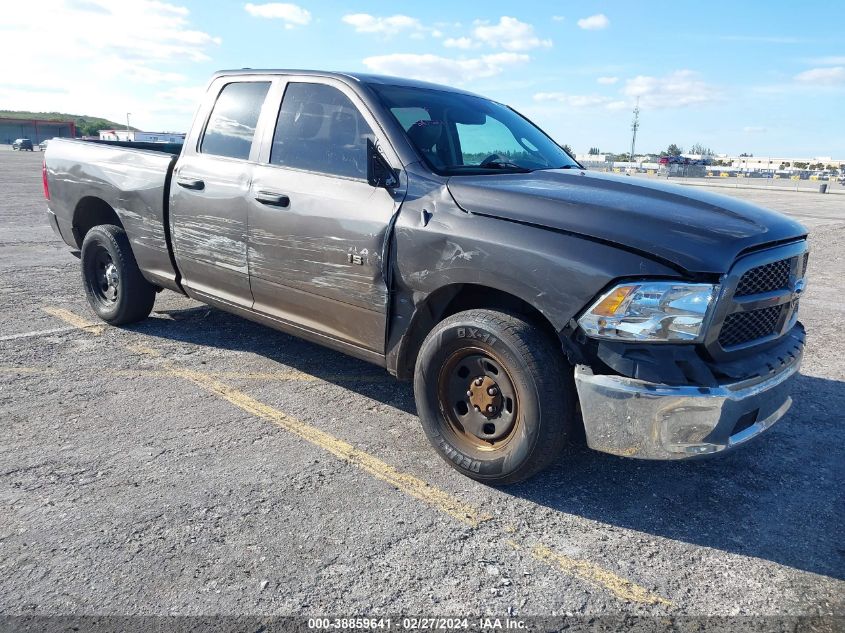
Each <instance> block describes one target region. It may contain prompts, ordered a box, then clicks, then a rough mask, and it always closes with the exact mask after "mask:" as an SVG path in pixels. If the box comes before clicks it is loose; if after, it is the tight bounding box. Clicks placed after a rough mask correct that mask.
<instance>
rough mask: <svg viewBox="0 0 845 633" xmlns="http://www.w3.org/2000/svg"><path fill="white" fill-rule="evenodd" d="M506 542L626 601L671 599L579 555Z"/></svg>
mask: <svg viewBox="0 0 845 633" xmlns="http://www.w3.org/2000/svg"><path fill="white" fill-rule="evenodd" d="M508 545H510V546H511V547H513V548H514V549H515V550H525V549H527V550H528V553H529V554H530V555H531V556H532V558H535V559H536V560H539V561H542V562H544V563H548V564H549V565H551V566H552V567H556V568H557V569H560V570H561V571H562V572H565V573H567V574H569V575H571V576H576V577H578V578H580V579H581V580H585V581H586V582H588V583H590V584H591V585H594V586H596V587H598V588H600V589H606V590H607V591H610V592H611V593H612V594H613V595H615V596H616V597H618V598H621V599H622V600H627V601H628V602H640V603H642V604H662V605H665V606H671V605H672V602H671V601H669V600H667V599H666V598H664V597H663V596H660V595H658V594H656V593H654V592H652V591H649V590H648V589H646V588H645V587H642V586H641V585H638V584H636V583H633V582H631V581H630V580H628V579H627V578H623V577H622V576H620V575H618V574H615V573H613V572H612V571H610V570H608V569H604V568H603V567H599V566H598V565H595V564H593V563H591V562H589V561H586V560H584V559H581V558H573V557H572V556H567V555H566V554H561V553H560V552H556V551H555V550H553V549H550V548H548V547H546V546H545V545H542V544H537V545H533V546H529V547H528V548H525V547H524V546H522V545H520V544H519V543H517V542H516V541H513V540H509V541H508Z"/></svg>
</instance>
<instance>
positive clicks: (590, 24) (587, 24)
mask: <svg viewBox="0 0 845 633" xmlns="http://www.w3.org/2000/svg"><path fill="white" fill-rule="evenodd" d="M608 26H610V20H608V19H607V16H606V15H605V14H604V13H597V14H596V15H591V16H590V17H588V18H581V19H580V20H578V27H579V28H582V29H584V30H586V31H596V30H599V29H606V28H607V27H608Z"/></svg>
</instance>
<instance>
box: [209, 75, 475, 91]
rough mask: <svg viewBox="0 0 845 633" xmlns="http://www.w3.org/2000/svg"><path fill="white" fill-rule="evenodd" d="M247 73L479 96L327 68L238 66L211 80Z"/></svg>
mask: <svg viewBox="0 0 845 633" xmlns="http://www.w3.org/2000/svg"><path fill="white" fill-rule="evenodd" d="M247 75H298V76H310V77H326V78H332V79H339V80H341V81H346V82H348V81H349V80H350V79H351V80H352V81H354V82H357V83H360V84H365V85H373V84H375V85H386V86H403V87H407V88H425V89H428V90H441V91H443V92H455V93H458V94H465V95H472V96H479V95H476V94H475V93H473V92H468V91H466V90H460V89H458V88H453V87H452V86H444V85H442V84H435V83H431V82H428V81H420V80H418V79H408V78H405V77H394V76H392V75H373V74H369V73H350V72H340V71H327V70H302V69H284V68H269V69H268V68H239V69H232V70H220V71H217V72H216V73H214V75H213V77H212V81H213V80H214V79H216V78H218V77H243V76H247Z"/></svg>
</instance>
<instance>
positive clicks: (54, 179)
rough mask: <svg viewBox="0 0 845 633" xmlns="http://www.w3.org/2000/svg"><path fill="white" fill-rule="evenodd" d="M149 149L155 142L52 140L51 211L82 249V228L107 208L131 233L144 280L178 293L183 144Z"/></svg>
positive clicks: (49, 153)
mask: <svg viewBox="0 0 845 633" xmlns="http://www.w3.org/2000/svg"><path fill="white" fill-rule="evenodd" d="M149 145H154V144H152V143H143V144H139V143H134V144H128V146H127V144H126V143H121V142H120V141H117V142H98V141H93V142H92V141H77V140H65V139H55V140H53V141H51V142H50V145H49V146H48V147H47V151H46V153H45V156H44V162H45V166H46V169H47V175H48V180H49V184H50V202H49V209H50V212H51V213H52V214H54V215H55V227H56V228H57V230H58V232H59V234H60V235H61V237H62V239H63V240H64V241H65V242H67V244H69V245H70V246H73V247H75V248H81V246H82V243H81V238H80V233H79V230H78V228H79V227H80V226H83V225H84V224H85V222H86V218H89V217H91V216H93V215H96V214H97V213H101V212H102V209H103V206H102V205H103V203H105V204H107V205H108V206H109V207H111V209H113V210H114V211H115V212H116V213H117V216H118V218H119V219H120V222H121V224H122V225H123V228H124V229H125V230H126V233H127V235H128V236H129V240H130V242H131V244H132V252H133V253H134V255H135V259H136V260H137V261H138V265H139V266H140V268H141V270H142V271H143V273H144V276H145V277H146V278H147V279H148V280H149V281H150V282H151V283H154V284H156V285H158V286H162V287H165V288H170V289H173V290H178V289H179V288H178V283H177V275H176V268H175V266H174V263H173V261H172V258H171V251H170V250H169V249H168V244H169V242H170V227H169V218H168V198H169V196H170V178H171V175H172V173H173V167H174V165H175V164H176V159H177V158H178V156H179V154H178V149H179V148H180V146H178V145H172V144H162V147H161V148H158V147H154V148H149V147H146V146H149ZM139 146H143V147H139ZM174 150H177V151H174ZM51 221H52V218H51Z"/></svg>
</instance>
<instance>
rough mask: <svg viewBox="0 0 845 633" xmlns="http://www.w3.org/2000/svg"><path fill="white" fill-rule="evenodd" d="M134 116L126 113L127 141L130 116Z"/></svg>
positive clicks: (127, 138)
mask: <svg viewBox="0 0 845 633" xmlns="http://www.w3.org/2000/svg"><path fill="white" fill-rule="evenodd" d="M130 114H132V113H131V112H127V113H126V140H127V141H128V140H129V115H130Z"/></svg>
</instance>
